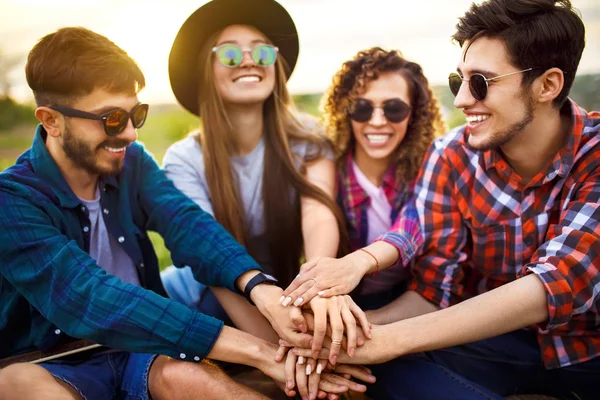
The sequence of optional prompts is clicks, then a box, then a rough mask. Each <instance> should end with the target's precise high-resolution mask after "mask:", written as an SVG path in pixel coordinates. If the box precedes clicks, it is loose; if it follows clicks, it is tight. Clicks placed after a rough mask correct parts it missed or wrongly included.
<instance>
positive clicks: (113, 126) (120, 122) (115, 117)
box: [48, 103, 150, 136]
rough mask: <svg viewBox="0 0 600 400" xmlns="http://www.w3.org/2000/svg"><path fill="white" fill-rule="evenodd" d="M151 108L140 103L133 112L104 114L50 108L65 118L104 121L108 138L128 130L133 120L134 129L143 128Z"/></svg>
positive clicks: (117, 110)
mask: <svg viewBox="0 0 600 400" xmlns="http://www.w3.org/2000/svg"><path fill="white" fill-rule="evenodd" d="M149 107H150V106H149V105H148V104H144V103H138V105H136V106H135V107H133V109H132V110H131V111H129V112H128V111H125V110H123V109H122V108H116V109H114V110H111V111H108V112H106V113H103V114H94V113H90V112H87V111H82V110H77V109H75V108H71V107H65V106H58V105H52V106H49V107H48V108H50V109H52V110H55V111H58V112H59V113H61V114H62V115H64V116H65V117H71V118H84V119H93V120H96V121H102V125H103V126H104V132H106V134H107V135H108V136H117V135H118V134H119V133H121V132H123V131H124V130H125V128H127V124H128V123H129V120H130V119H131V123H132V124H133V127H134V128H136V129H139V128H141V127H142V126H143V125H144V122H146V117H147V116H148V108H149Z"/></svg>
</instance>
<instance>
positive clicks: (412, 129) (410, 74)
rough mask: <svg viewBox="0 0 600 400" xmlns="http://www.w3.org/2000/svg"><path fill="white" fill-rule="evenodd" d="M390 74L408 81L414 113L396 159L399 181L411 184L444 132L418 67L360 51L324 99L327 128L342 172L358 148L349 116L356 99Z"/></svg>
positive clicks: (387, 54) (397, 57) (392, 54)
mask: <svg viewBox="0 0 600 400" xmlns="http://www.w3.org/2000/svg"><path fill="white" fill-rule="evenodd" d="M390 71H398V72H399V73H400V74H401V75H402V76H403V77H404V78H405V79H406V81H407V83H408V87H409V91H410V96H411V106H412V112H411V116H410V120H409V122H408V127H407V130H406V136H405V137H404V139H403V140H402V143H401V145H399V146H398V148H397V149H396V150H395V151H394V155H393V159H394V160H395V162H396V165H397V167H396V178H397V179H398V180H400V181H403V182H410V181H412V180H413V179H415V178H416V176H417V173H418V172H419V168H420V167H421V163H422V162H423V157H424V155H425V152H426V151H427V148H428V147H429V145H430V144H431V142H432V141H433V138H434V137H436V136H438V135H440V134H442V133H443V132H444V131H445V124H444V122H443V119H442V115H441V113H440V108H439V105H438V101H437V99H436V98H435V97H434V95H433V92H432V91H431V88H430V87H429V82H428V81H427V78H425V76H424V75H423V70H422V68H421V66H420V65H419V64H416V63H414V62H411V61H407V60H406V59H404V58H403V57H402V54H401V53H400V52H399V51H397V50H392V51H386V50H383V49H381V48H380V47H373V48H371V49H369V50H363V51H359V52H358V53H357V54H356V56H355V57H354V58H353V59H352V60H350V61H346V62H345V63H344V64H343V65H342V68H341V69H340V70H339V71H338V72H337V73H336V74H335V76H334V77H333V83H332V85H331V86H330V87H329V89H328V90H327V92H326V94H325V96H324V97H323V99H324V101H323V104H322V108H323V111H324V118H325V126H326V128H327V136H328V137H329V139H330V140H331V141H332V142H333V146H334V151H335V158H336V162H337V165H338V167H339V168H341V167H343V165H344V162H345V161H344V160H345V158H346V155H347V154H348V152H349V151H350V150H351V149H353V148H354V145H355V139H354V135H353V134H352V125H351V123H350V118H349V116H348V115H349V113H350V110H351V109H352V107H353V104H354V101H355V99H356V98H357V97H358V96H359V95H360V93H361V91H362V90H364V88H365V87H366V86H367V84H368V83H369V82H371V81H374V80H377V79H378V78H379V75H380V74H381V73H384V72H390Z"/></svg>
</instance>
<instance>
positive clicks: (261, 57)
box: [212, 43, 279, 68]
mask: <svg viewBox="0 0 600 400" xmlns="http://www.w3.org/2000/svg"><path fill="white" fill-rule="evenodd" d="M212 51H213V53H215V54H216V55H217V59H218V60H219V62H220V63H221V64H223V65H224V66H225V67H228V68H235V67H237V66H239V65H240V64H241V63H242V60H243V59H244V53H250V57H252V60H253V61H254V63H255V64H256V65H258V66H261V67H268V66H270V65H273V64H275V60H277V53H278V52H279V49H278V48H277V47H275V46H271V45H268V44H257V45H256V46H254V47H252V48H250V49H242V48H241V47H239V46H236V45H235V44H229V43H226V44H222V45H220V46H215V47H213V49H212Z"/></svg>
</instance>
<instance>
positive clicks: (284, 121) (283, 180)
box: [196, 32, 348, 285]
mask: <svg viewBox="0 0 600 400" xmlns="http://www.w3.org/2000/svg"><path fill="white" fill-rule="evenodd" d="M220 33H221V32H217V33H215V34H214V35H213V36H212V37H211V38H210V39H209V40H207V41H206V43H205V45H204V47H203V48H202V50H201V51H200V55H199V60H200V61H199V62H204V63H205V71H206V73H205V76H203V77H201V81H200V92H199V104H200V115H201V116H202V122H201V130H200V133H199V134H198V135H197V137H196V138H197V140H198V141H199V142H200V145H201V146H202V149H203V155H204V165H205V170H206V181H207V184H208V188H209V191H210V196H211V203H212V206H213V210H214V215H215V218H216V220H217V221H219V223H221V225H223V226H224V227H225V229H227V231H229V232H230V233H231V234H232V235H233V236H234V237H235V238H236V240H237V241H238V242H240V243H241V244H242V245H245V246H247V247H248V244H249V243H250V241H249V240H248V238H249V232H248V231H247V230H246V229H244V221H245V216H244V212H243V210H244V208H243V205H242V201H241V196H240V193H239V183H238V182H237V181H236V176H235V174H233V173H232V169H231V164H230V159H229V158H230V157H231V156H232V155H233V154H235V151H236V150H237V145H236V142H235V137H234V133H233V129H232V126H231V124H230V122H229V119H228V116H227V114H226V112H225V107H224V105H223V101H222V99H221V97H220V95H219V93H218V91H217V90H216V87H215V85H214V81H213V67H212V64H213V58H212V57H211V49H212V47H213V46H214V45H215V43H216V40H217V38H218V36H219V35H220ZM285 68H287V66H286V64H285V60H284V59H283V58H282V57H278V58H277V61H276V63H275V88H274V90H273V93H272V94H271V95H270V96H269V97H268V98H267V100H266V101H265V104H264V106H263V117H264V138H265V162H264V175H263V193H262V198H263V202H264V215H265V227H266V239H267V240H268V243H269V252H270V256H271V262H272V265H273V267H274V274H275V276H276V277H277V278H278V279H279V281H280V282H281V283H282V285H287V284H288V283H289V282H291V281H292V279H293V278H294V276H295V275H296V274H297V273H298V267H299V264H300V260H301V256H302V252H303V244H304V243H303V242H304V241H303V237H302V225H301V214H300V196H308V197H311V198H314V199H315V200H317V201H319V202H321V203H323V204H325V205H326V206H327V207H328V208H329V209H330V210H331V211H332V212H333V214H334V215H335V218H336V220H337V223H338V229H339V232H340V254H341V253H345V252H346V251H347V249H348V244H347V243H348V242H347V234H346V230H345V222H344V218H343V215H342V213H341V211H340V210H339V208H338V207H337V204H336V203H335V202H334V201H333V200H332V199H331V198H330V197H329V196H328V195H327V194H326V193H325V192H323V191H322V190H321V189H319V188H318V187H316V186H314V185H312V184H311V183H310V182H308V180H307V179H306V177H305V176H304V172H305V161H306V162H310V161H312V160H314V159H317V158H318V157H320V156H321V155H322V154H323V151H324V150H325V146H326V145H327V141H326V138H325V137H324V136H322V135H321V136H319V135H317V134H316V132H313V131H309V130H308V129H307V128H306V127H304V126H303V125H302V124H301V123H300V122H299V121H298V119H297V118H296V117H295V116H294V114H293V112H292V110H293V104H292V99H291V96H290V94H289V92H288V90H287V87H286V79H285V76H286V75H285V73H284V72H285ZM297 140H298V141H308V142H310V143H313V144H315V145H316V146H317V147H318V148H319V149H320V152H319V153H318V154H316V155H314V157H313V158H311V159H310V160H298V159H297V157H296V156H295V155H294V154H293V153H292V151H291V149H290V141H297ZM297 162H299V163H300V165H301V167H300V170H299V169H298V167H297V164H296V163H297ZM290 188H294V189H295V196H294V197H293V198H290V199H289V201H285V197H284V196H282V195H281V194H282V193H289V192H290ZM248 251H249V252H250V254H251V255H254V254H253V253H254V249H252V248H248Z"/></svg>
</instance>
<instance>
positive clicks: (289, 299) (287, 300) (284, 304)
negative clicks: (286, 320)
mask: <svg viewBox="0 0 600 400" xmlns="http://www.w3.org/2000/svg"><path fill="white" fill-rule="evenodd" d="M291 302H292V298H291V297H286V298H285V300H284V301H283V303H282V305H283V306H284V307H286V306H287V305H288V304H290V303H291Z"/></svg>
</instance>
